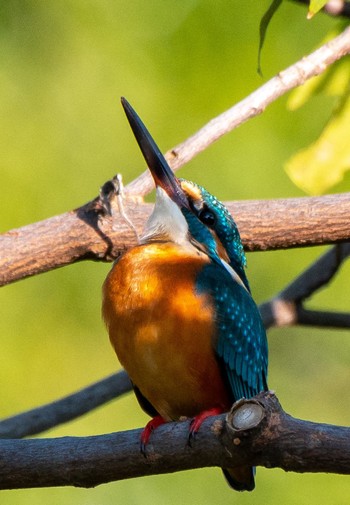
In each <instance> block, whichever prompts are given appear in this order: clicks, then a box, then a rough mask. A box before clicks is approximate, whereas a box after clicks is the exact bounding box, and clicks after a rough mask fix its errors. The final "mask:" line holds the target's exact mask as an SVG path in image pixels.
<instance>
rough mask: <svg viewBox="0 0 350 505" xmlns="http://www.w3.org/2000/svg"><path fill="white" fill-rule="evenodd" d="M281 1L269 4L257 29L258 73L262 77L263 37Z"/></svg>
mask: <svg viewBox="0 0 350 505" xmlns="http://www.w3.org/2000/svg"><path fill="white" fill-rule="evenodd" d="M282 1H283V0H272V3H271V4H270V7H269V8H268V9H267V11H266V12H265V14H264V15H263V17H262V18H261V21H260V27H259V32H260V39H259V50H258V73H259V74H260V75H261V76H262V71H261V51H262V48H263V45H264V42H265V37H266V32H267V28H268V26H269V24H270V21H271V19H272V18H273V16H274V14H275V13H276V11H277V9H278V7H279V6H280V5H281V3H282Z"/></svg>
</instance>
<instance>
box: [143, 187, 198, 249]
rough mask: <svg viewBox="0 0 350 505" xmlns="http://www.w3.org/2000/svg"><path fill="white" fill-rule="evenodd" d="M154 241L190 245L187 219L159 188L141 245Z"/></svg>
mask: <svg viewBox="0 0 350 505" xmlns="http://www.w3.org/2000/svg"><path fill="white" fill-rule="evenodd" d="M154 240H162V241H163V240H165V241H169V242H175V243H176V244H181V245H185V244H186V245H187V244H189V240H188V225H187V222H186V219H185V218H184V216H183V214H182V212H181V210H180V209H179V207H178V206H177V205H176V203H175V202H173V201H172V199H171V198H170V197H169V196H168V195H167V194H166V192H165V191H164V189H162V188H161V187H159V186H158V187H157V189H156V203H155V205H154V209H153V212H152V214H151V215H150V217H149V219H148V221H147V223H146V226H145V229H144V232H143V233H142V236H141V239H140V243H141V244H146V243H147V242H152V241H154Z"/></svg>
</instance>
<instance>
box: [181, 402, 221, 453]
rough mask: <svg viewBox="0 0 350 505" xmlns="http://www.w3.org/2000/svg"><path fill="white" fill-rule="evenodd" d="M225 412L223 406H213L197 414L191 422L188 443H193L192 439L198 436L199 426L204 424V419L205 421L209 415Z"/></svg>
mask: <svg viewBox="0 0 350 505" xmlns="http://www.w3.org/2000/svg"><path fill="white" fill-rule="evenodd" d="M223 412H225V410H224V409H223V408H222V407H213V408H212V409H208V410H203V412H201V413H200V414H198V415H197V416H195V417H194V418H193V419H192V421H191V424H190V433H189V436H188V444H189V445H192V441H193V440H194V439H195V438H196V435H197V433H198V431H199V428H200V427H201V426H202V423H203V421H205V419H206V418H207V417H210V416H217V415H218V414H222V413H223Z"/></svg>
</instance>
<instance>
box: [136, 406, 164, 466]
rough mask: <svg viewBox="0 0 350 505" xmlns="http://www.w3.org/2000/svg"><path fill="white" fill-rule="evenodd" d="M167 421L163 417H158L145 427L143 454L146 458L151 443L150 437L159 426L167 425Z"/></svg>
mask: <svg viewBox="0 0 350 505" xmlns="http://www.w3.org/2000/svg"><path fill="white" fill-rule="evenodd" d="M166 422H167V421H166V420H165V419H163V418H162V416H156V417H154V418H153V419H151V420H150V421H148V423H147V424H146V426H145V427H144V429H143V430H142V433H141V452H142V454H143V455H144V456H146V447H147V444H148V442H149V437H150V436H151V433H152V431H153V430H155V429H156V428H158V426H161V425H162V424H164V423H166Z"/></svg>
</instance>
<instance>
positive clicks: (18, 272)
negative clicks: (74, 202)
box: [0, 193, 350, 286]
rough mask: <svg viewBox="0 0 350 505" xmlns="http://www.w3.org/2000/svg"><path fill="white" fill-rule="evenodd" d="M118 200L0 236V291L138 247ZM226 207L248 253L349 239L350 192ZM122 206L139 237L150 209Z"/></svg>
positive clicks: (132, 204)
mask: <svg viewBox="0 0 350 505" xmlns="http://www.w3.org/2000/svg"><path fill="white" fill-rule="evenodd" d="M115 200H116V197H112V198H111V205H112V209H114V210H112V216H111V215H109V214H108V213H107V212H106V210H105V209H104V207H103V205H102V203H101V200H100V199H96V200H94V201H93V202H90V203H88V204H87V205H84V206H83V207H80V208H79V209H77V210H75V211H71V212H66V213H65V214H61V215H60V216H55V217H52V218H49V219H46V220H45V221H41V222H38V223H34V224H30V225H28V226H24V227H23V228H19V229H16V230H11V231H9V232H7V233H4V234H3V235H0V286H3V285H5V284H9V283H11V282H14V281H17V280H19V279H24V278H26V277H29V276H32V275H36V274H39V273H42V272H47V271H49V270H52V269H54V268H58V267H62V266H64V265H68V264H71V263H74V262H76V261H81V260H85V259H91V260H95V261H111V260H113V259H115V258H116V257H118V256H119V255H120V254H121V253H123V252H124V251H125V250H126V249H128V248H129V247H132V246H134V245H136V240H135V232H134V230H132V229H131V228H130V225H129V224H128V223H127V222H126V221H125V220H124V218H123V216H122V215H121V214H120V213H119V210H118V208H117V203H116V201H115ZM226 205H227V207H228V209H229V211H230V212H231V213H232V215H233V216H234V217H235V220H236V222H237V225H238V228H239V230H240V232H241V237H242V241H243V244H244V246H245V248H246V249H248V250H250V251H253V250H268V249H269V250H271V249H284V248H291V247H304V246H310V245H318V244H327V243H335V242H340V241H349V240H350V227H349V218H348V216H349V215H350V193H344V194H339V195H327V196H322V197H311V198H307V197H303V198H289V199H276V200H254V201H240V202H227V203H226ZM124 207H125V211H126V213H127V215H128V217H129V219H130V220H131V221H132V223H133V224H134V226H135V228H136V229H137V230H138V232H139V233H141V230H142V228H143V226H144V223H145V220H146V219H147V218H148V216H149V215H150V213H151V210H152V205H151V204H146V203H141V202H140V201H136V200H129V199H128V200H126V201H125V204H124ZM287 230H288V233H287Z"/></svg>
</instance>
